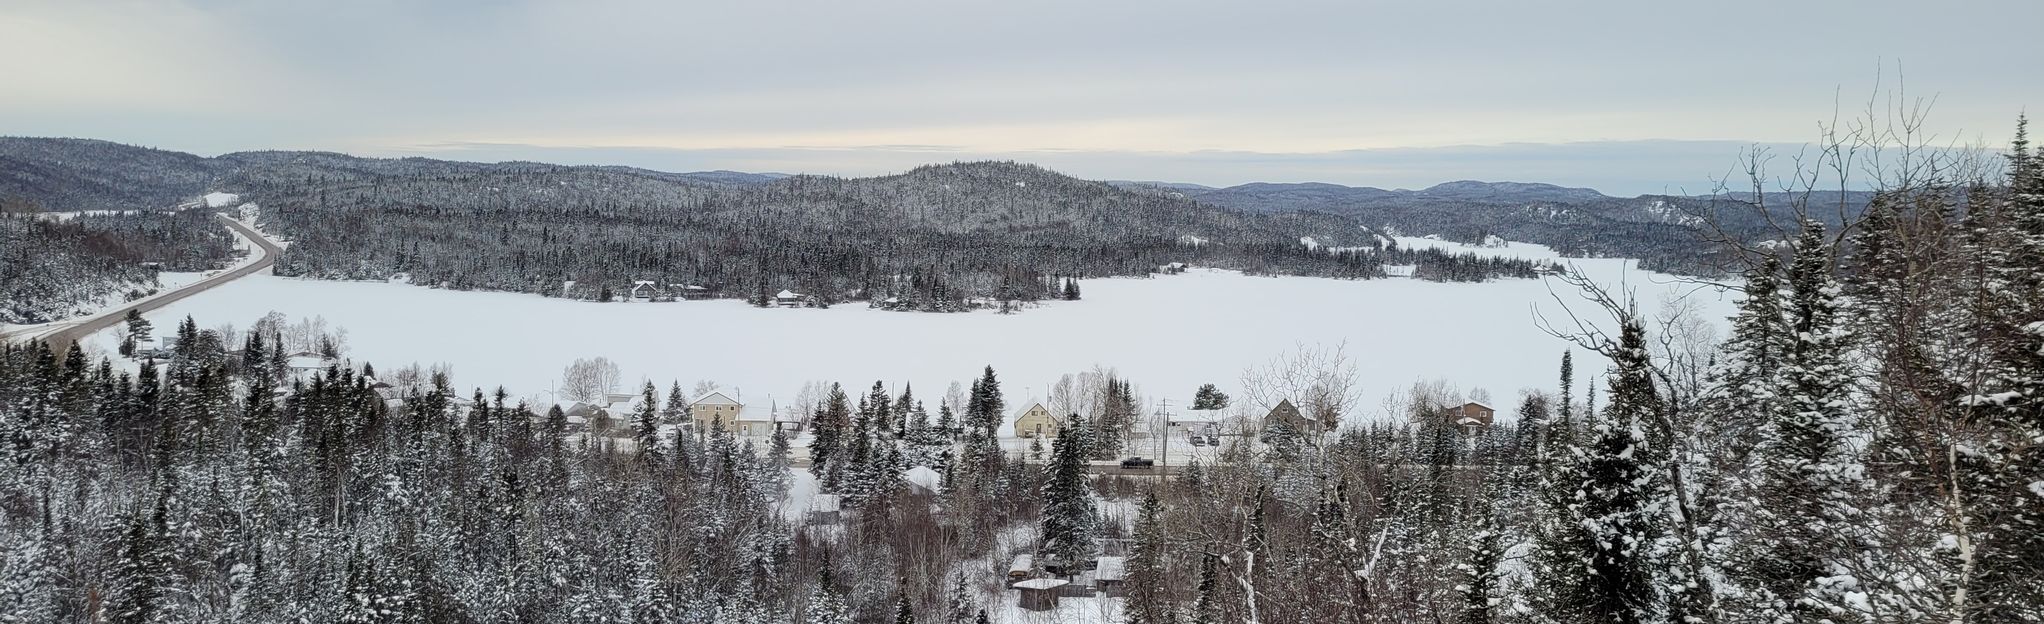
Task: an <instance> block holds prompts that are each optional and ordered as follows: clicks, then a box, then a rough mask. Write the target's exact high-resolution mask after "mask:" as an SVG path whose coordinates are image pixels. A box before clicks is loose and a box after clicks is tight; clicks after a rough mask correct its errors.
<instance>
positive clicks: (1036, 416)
mask: <svg viewBox="0 0 2044 624" xmlns="http://www.w3.org/2000/svg"><path fill="white" fill-rule="evenodd" d="M1039 425H1040V427H1039ZM1057 428H1058V421H1057V419H1056V418H1052V417H1051V415H1050V411H1048V410H1044V409H1032V410H1029V411H1028V412H1026V413H1024V414H1022V417H1021V418H1017V419H1015V435H1016V436H1018V437H1020V436H1025V435H1033V434H1035V433H1036V432H1038V431H1042V432H1043V435H1044V437H1049V438H1055V437H1057Z"/></svg>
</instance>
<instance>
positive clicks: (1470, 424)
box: [1441, 401, 1498, 431]
mask: <svg viewBox="0 0 2044 624" xmlns="http://www.w3.org/2000/svg"><path fill="white" fill-rule="evenodd" d="M1441 413H1442V415H1443V417H1444V418H1446V419H1447V421H1448V424H1451V425H1455V426H1457V427H1461V428H1463V429H1465V430H1471V431H1474V430H1477V429H1483V428H1485V427H1489V426H1490V424H1491V420H1492V419H1493V418H1495V417H1496V416H1497V413H1498V411H1497V410H1496V409H1492V408H1491V406H1489V405H1484V404H1482V403H1478V402H1475V401H1470V402H1468V403H1463V404H1461V405H1457V406H1454V407H1448V408H1443V409H1442V410H1441Z"/></svg>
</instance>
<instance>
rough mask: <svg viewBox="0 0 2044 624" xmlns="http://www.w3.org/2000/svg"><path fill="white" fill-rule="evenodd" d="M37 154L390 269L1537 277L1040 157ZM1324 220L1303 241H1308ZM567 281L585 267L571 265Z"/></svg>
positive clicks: (1014, 290) (1038, 293)
mask: <svg viewBox="0 0 2044 624" xmlns="http://www.w3.org/2000/svg"><path fill="white" fill-rule="evenodd" d="M0 157H6V158H10V159H12V161H11V162H24V163H31V164H32V166H26V167H23V168H22V170H21V171H22V173H14V172H10V173H8V174H7V175H5V176H4V177H0V197H9V196H13V197H20V198H23V199H27V200H30V201H34V202H37V203H39V204H41V205H43V206H45V207H46V208H48V209H53V210H61V209H80V208H96V207H104V206H106V205H122V206H129V205H138V204H151V205H157V206H162V205H170V204H174V203H176V202H178V201H180V200H188V199H190V198H191V197H194V196H196V195H198V194H199V193H201V192H204V191H226V192H232V193H237V194H239V195H241V196H242V197H243V198H245V199H247V200H251V201H255V202H257V203H258V204H260V205H261V206H262V207H263V211H262V212H263V216H262V219H263V221H264V223H265V225H266V226H267V227H269V228H270V229H271V230H272V231H273V232H275V233H277V234H280V235H282V236H285V237H287V238H290V239H291V240H292V241H293V244H292V245H291V247H290V248H289V250H287V251H286V253H285V255H284V256H283V257H282V258H281V259H280V260H279V263H278V265H277V270H278V271H279V272H280V273H282V274H287V275H304V276H311V277H321V278H335V279H384V278H389V277H392V276H395V275H399V274H403V275H406V276H409V277H410V278H412V279H413V280H414V281H415V282H418V283H427V284H434V285H445V286H448V287H452V288H474V289H490V290H511V291H519V292H531V293H540V294H546V295H565V296H575V297H586V298H601V297H602V296H603V294H604V293H606V292H610V293H615V294H618V295H620V296H621V295H622V292H623V291H624V290H625V289H628V288H630V287H632V286H633V285H634V284H635V283H637V282H641V281H645V282H653V283H655V284H657V285H658V289H659V290H660V291H662V293H661V294H673V293H675V292H678V291H679V289H678V288H677V286H678V285H693V286H700V287H703V288H706V289H707V290H708V291H709V292H712V293H715V294H716V295H717V296H724V297H744V298H752V299H758V298H762V297H764V296H765V295H766V294H768V293H774V292H778V291H780V290H782V289H791V290H795V291H798V292H801V293H805V294H809V295H814V296H816V297H817V298H818V299H819V300H820V302H822V303H825V304H827V303H829V302H831V301H843V300H852V299H865V300H873V301H886V300H893V301H894V302H895V303H894V304H893V305H897V306H899V307H903V308H908V309H923V310H952V309H962V308H963V307H965V306H966V305H968V302H969V301H970V300H973V299H981V300H1031V299H1036V298H1039V297H1045V296H1059V295H1062V294H1063V292H1062V291H1063V288H1062V284H1063V282H1064V281H1065V280H1064V278H1068V277H1075V276H1108V275H1140V274H1146V273H1148V272H1151V271H1153V270H1155V269H1156V268H1157V267H1158V266H1160V265H1166V264H1170V263H1174V262H1188V263H1192V264H1196V265H1202V266H1214V267H1222V268H1232V269H1240V270H1243V271H1249V272H1256V273H1270V274H1301V275H1319V276H1330V277H1347V278H1372V277H1381V276H1382V275H1383V274H1384V272H1383V271H1382V269H1381V267H1382V266H1383V265H1386V264H1396V265H1416V266H1417V269H1416V271H1415V275H1417V276H1419V277H1422V278H1425V279H1444V280H1482V279H1488V278H1491V277H1499V276H1514V277H1524V276H1530V275H1532V274H1533V273H1534V271H1535V269H1536V267H1534V266H1533V265H1531V264H1528V263H1523V262H1510V261H1498V260H1490V259H1479V258H1476V257H1474V256H1456V255H1450V254H1443V253H1437V252H1410V251H1402V250H1387V249H1380V248H1378V247H1377V246H1378V245H1379V244H1380V243H1379V240H1380V239H1379V238H1378V237H1377V236H1375V235H1374V234H1373V233H1372V232H1370V231H1368V230H1366V229H1364V228H1360V227H1358V226H1357V225H1356V223H1355V222H1354V221H1353V220H1352V219H1350V218H1347V217H1343V216H1337V215H1331V214H1326V213H1321V212H1315V211H1293V212H1286V213H1283V214H1265V213H1253V212H1246V211H1240V210H1235V209H1230V208H1225V207H1221V206H1216V205H1213V204H1210V203H1206V202H1201V201H1196V200H1193V199H1188V198H1186V197H1183V196H1182V195H1179V194H1176V193H1171V192H1160V191H1157V190H1154V189H1130V188H1123V187H1119V186H1116V185H1112V184H1107V183H1102V182H1091V181H1085V180H1079V179H1076V178H1072V177H1069V176H1065V175H1062V174H1058V173H1055V172H1052V171H1049V170H1045V169H1042V168H1039V167H1035V166H1031V165H1024V164H1016V163H1006V162H976V163H953V164H948V165H932V166H925V167H920V168H917V169H915V170H912V171H909V172H907V173H904V174H900V175H892V176H883V177H873V178H836V177H825V176H792V177H786V176H774V175H765V174H736V173H733V172H725V171H720V172H704V173H665V172H657V171H648V170H644V169H634V168H629V167H569V166H557V165H548V164H539V163H523V162H508V163H494V164H485V163H467V162H452V161H441V160H431V159H423V158H406V159H370V158H357V157H352V156H347V155H342V154H334V153H326V152H284V151H274V152H241V153H233V154H226V155H223V156H220V157H217V158H200V157H196V156H189V155H182V154H175V153H173V152H162V151H158V150H149V149H144V148H135V147H127V146H120V145H115V144H110V143H104V142H98V141H78V140H68V139H8V140H5V141H0ZM1309 238H1310V242H1305V241H1307V239H1309ZM569 282H573V283H574V286H573V287H567V286H565V285H566V284H567V283H569Z"/></svg>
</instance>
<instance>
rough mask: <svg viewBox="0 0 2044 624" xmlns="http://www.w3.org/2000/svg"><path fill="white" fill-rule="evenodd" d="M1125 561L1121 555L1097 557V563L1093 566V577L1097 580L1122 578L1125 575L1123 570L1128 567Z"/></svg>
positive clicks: (1117, 579)
mask: <svg viewBox="0 0 2044 624" xmlns="http://www.w3.org/2000/svg"><path fill="white" fill-rule="evenodd" d="M1125 561H1126V560H1125V559H1123V558H1121V557H1101V558H1099V559H1097V560H1096V564H1097V565H1096V566H1095V567H1094V568H1093V579H1094V580H1097V581H1119V580H1122V579H1123V577H1124V576H1125V574H1124V573H1123V570H1124V569H1126V568H1125V566H1124V562H1125Z"/></svg>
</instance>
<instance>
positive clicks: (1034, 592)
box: [1015, 578, 1071, 611]
mask: <svg viewBox="0 0 2044 624" xmlns="http://www.w3.org/2000/svg"><path fill="white" fill-rule="evenodd" d="M1069 584H1071V582H1070V581H1066V580H1064V579H1047V578H1044V579H1029V580H1027V581H1022V582H1020V583H1016V584H1015V589H1019V590H1022V597H1021V599H1020V601H1019V602H1017V603H1016V606H1019V607H1022V608H1024V609H1028V610H1030V611H1049V610H1051V609H1056V608H1057V595H1058V590H1059V589H1061V588H1063V587H1064V586H1065V585H1069Z"/></svg>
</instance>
